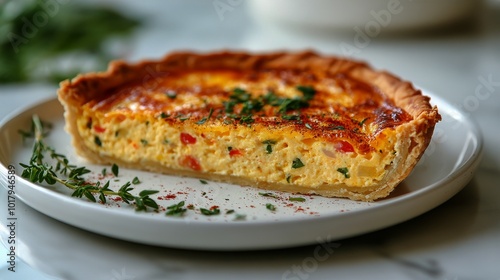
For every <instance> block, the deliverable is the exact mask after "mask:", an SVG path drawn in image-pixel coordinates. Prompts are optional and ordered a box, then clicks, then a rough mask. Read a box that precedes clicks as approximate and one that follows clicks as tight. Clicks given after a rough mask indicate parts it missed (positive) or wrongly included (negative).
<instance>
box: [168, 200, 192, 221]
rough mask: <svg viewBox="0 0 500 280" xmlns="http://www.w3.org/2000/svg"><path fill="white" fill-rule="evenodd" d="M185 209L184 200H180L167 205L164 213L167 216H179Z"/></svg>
mask: <svg viewBox="0 0 500 280" xmlns="http://www.w3.org/2000/svg"><path fill="white" fill-rule="evenodd" d="M186 211H187V209H186V208H184V201H181V202H179V203H177V204H173V205H170V206H168V207H167V212H166V213H165V215H167V216H174V217H181V216H183V215H184V213H185V212H186Z"/></svg>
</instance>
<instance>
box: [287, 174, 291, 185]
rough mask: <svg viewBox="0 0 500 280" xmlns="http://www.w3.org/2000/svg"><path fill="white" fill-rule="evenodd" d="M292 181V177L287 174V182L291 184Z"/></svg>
mask: <svg viewBox="0 0 500 280" xmlns="http://www.w3.org/2000/svg"><path fill="white" fill-rule="evenodd" d="M291 179H292V175H290V174H286V182H287V183H290V180H291Z"/></svg>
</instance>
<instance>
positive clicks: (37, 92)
mask: <svg viewBox="0 0 500 280" xmlns="http://www.w3.org/2000/svg"><path fill="white" fill-rule="evenodd" d="M105 2H106V3H108V4H109V5H114V6H118V7H120V8H121V9H123V10H124V11H127V12H131V13H132V12H134V13H138V14H140V15H143V16H146V17H147V18H148V24H147V25H146V26H144V27H143V28H142V30H141V31H140V32H138V34H137V35H136V39H134V40H133V44H132V45H131V46H129V49H130V53H129V54H128V56H127V59H128V60H139V59H143V58H158V57H161V56H162V55H164V54H165V53H167V52H168V51H171V50H177V49H192V50H200V51H207V50H218V49H227V48H232V49H249V50H255V51H261V50H276V49H315V50H318V51H320V52H323V53H327V54H340V55H347V54H350V55H352V56H353V57H355V58H359V59H363V60H367V61H369V62H370V63H371V64H372V65H373V66H374V67H376V68H379V69H387V70H389V71H391V72H394V73H398V75H399V76H401V77H403V78H405V79H407V80H411V81H413V82H414V83H415V84H416V85H418V86H419V87H422V88H425V89H427V90H429V91H431V92H433V93H435V94H437V95H439V96H440V97H442V98H444V99H446V100H447V101H449V102H450V103H452V104H455V105H456V106H457V107H459V108H461V109H462V111H463V112H464V113H465V114H466V115H467V116H469V117H470V118H473V119H475V120H476V121H477V122H478V123H479V125H480V127H481V129H482V131H483V136H484V156H483V159H482V161H481V164H480V167H479V169H478V170H477V172H476V174H475V176H474V177H473V179H472V180H471V181H470V183H469V184H468V185H467V186H466V187H465V188H464V189H463V190H462V191H461V192H459V193H458V194H457V195H456V196H454V197H453V198H451V199H450V200H448V201H447V202H445V203H443V204H442V205H440V206H439V207H437V208H435V209H433V210H430V211H429V212H427V213H425V214H423V215H421V216H419V217H417V218H414V219H411V220H409V221H407V222H404V223H401V224H398V225H395V226H392V227H389V228H386V229H383V230H379V231H376V232H372V233H368V234H364V235H361V236H355V237H352V238H348V239H342V240H335V241H332V242H331V243H329V244H327V245H325V244H323V245H319V244H315V245H310V246H303V247H298V248H288V249H279V250H264V251H245V252H208V251H190V250H180V249H170V248H160V247H153V246H146V245H140V244H135V243H129V242H125V241H120V240H115V239H111V238H108V237H104V236H100V235H97V234H93V233H89V232H87V231H83V230H80V229H78V228H75V227H72V226H69V225H66V224H63V223H61V222H58V221H56V220H53V219H51V218H49V217H47V216H45V215H44V214H41V213H39V212H37V211H35V210H33V209H32V208H30V207H29V206H27V205H25V204H24V203H22V202H18V204H17V206H16V207H17V208H16V211H17V212H18V213H19V225H20V226H19V228H18V230H17V238H18V240H19V241H20V246H19V251H18V256H19V257H20V259H21V260H20V261H19V262H18V264H17V272H16V273H11V272H9V271H7V265H8V264H7V263H6V260H7V254H8V251H7V250H6V248H5V247H4V246H0V255H1V256H0V260H1V263H0V278H1V279H109V280H111V279H116V280H122V279H235V278H238V279H388V280H390V279H450V280H451V279H456V280H461V279H464V280H465V279H478V280H483V279H484V280H489V279H492V280H493V279H496V280H499V279H500V266H499V265H498V264H499V263H500V203H499V199H500V186H499V182H500V145H499V140H498V139H500V132H499V130H498V128H499V125H498V122H497V121H498V120H499V119H500V2H499V1H488V2H487V3H486V8H485V10H484V11H483V13H482V14H481V16H480V17H479V18H478V20H477V21H476V22H473V23H472V22H467V23H464V24H462V25H459V26H455V27H453V28H448V29H446V30H440V31H436V32H430V31H426V32H422V33H417V34H415V33H413V34H398V35H386V34H384V35H380V36H373V37H370V38H369V41H367V42H368V43H366V44H364V45H363V46H362V47H361V46H359V45H358V46H356V41H355V39H354V38H355V37H353V36H354V35H353V34H349V33H343V34H339V33H335V32H328V31H322V32H317V31H314V32H313V31H310V30H309V31H307V30H289V29H287V28H285V27H276V26H269V25H265V24H262V23H256V22H255V21H254V20H253V18H252V17H251V15H249V13H248V7H247V5H246V4H245V3H244V2H243V1H225V0H214V1H194V0H189V1H169V2H160V1H150V2H147V3H145V2H144V1H141V3H139V2H134V1H126V2H124V3H122V2H120V3H119V2H118V1H113V0H108V1H105ZM220 3H223V4H226V5H227V6H223V7H226V10H224V12H223V13H221V11H220V10H217V8H216V5H220ZM403 14H404V13H403ZM401 16H403V15H401ZM345 44H350V45H352V46H355V49H352V48H351V49H350V50H351V51H349V52H348V53H346V49H345ZM0 67H2V66H0ZM55 89H56V87H55V86H53V85H46V84H27V85H24V84H23V85H2V86H0V118H4V117H6V116H7V115H8V114H10V113H12V112H13V111H14V110H15V109H16V108H19V107H23V106H29V105H31V104H34V103H36V102H38V101H40V100H44V99H47V98H51V97H54V96H55ZM0 194H1V195H0V197H1V198H2V203H1V204H0V205H1V207H4V206H3V205H4V201H5V200H4V197H6V191H5V189H4V188H0ZM2 213H3V212H2ZM1 219H2V223H1V226H0V233H2V232H3V233H4V234H2V238H3V237H4V236H5V232H6V231H7V229H6V227H5V223H4V222H3V220H5V218H4V217H2V218H1ZM2 243H3V244H5V240H3V242H2ZM319 246H327V247H319ZM318 248H319V249H323V250H324V251H325V252H327V254H326V255H323V256H322V257H321V258H320V259H318V258H316V255H317V254H316V252H317V251H318Z"/></svg>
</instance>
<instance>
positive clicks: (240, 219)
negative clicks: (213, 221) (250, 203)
mask: <svg viewBox="0 0 500 280" xmlns="http://www.w3.org/2000/svg"><path fill="white" fill-rule="evenodd" d="M246 218H247V215H245V214H236V216H234V220H235V221H242V220H245V219H246Z"/></svg>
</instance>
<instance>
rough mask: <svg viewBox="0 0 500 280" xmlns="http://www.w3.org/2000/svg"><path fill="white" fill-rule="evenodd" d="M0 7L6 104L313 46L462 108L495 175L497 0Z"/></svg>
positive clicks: (153, 1) (499, 105)
mask: <svg viewBox="0 0 500 280" xmlns="http://www.w3.org/2000/svg"><path fill="white" fill-rule="evenodd" d="M0 3H1V4H0V7H1V8H0V98H2V97H3V98H6V99H9V98H10V99H11V98H19V97H18V96H20V95H24V98H27V99H25V100H35V99H36V98H38V99H40V98H42V97H43V98H45V97H51V96H54V95H55V90H56V88H57V83H58V82H59V81H61V80H63V79H65V78H70V77H74V76H75V75H76V74H77V73H80V72H89V71H100V70H104V69H105V68H106V65H107V63H108V62H109V61H110V60H111V59H116V58H120V59H125V60H128V61H131V62H133V61H138V60H141V59H155V58H160V57H162V56H163V55H165V54H166V53H168V52H170V51H174V50H186V49H187V50H196V51H217V50H221V49H238V50H251V51H273V50H303V49H313V50H316V51H318V52H321V53H324V54H328V55H339V56H348V57H352V58H355V59H360V60H366V61H368V62H369V63H370V64H371V65H373V66H374V67H375V68H378V69H386V70H389V71H391V72H393V73H396V74H397V75H399V76H401V77H402V78H404V79H406V80H410V81H412V82H414V83H415V84H416V85H417V86H418V87H422V88H424V89H427V90H429V91H430V92H433V93H435V94H437V95H439V96H442V97H443V98H445V99H446V100H448V101H449V102H451V103H452V104H454V105H456V106H457V107H459V108H461V109H462V110H464V111H465V112H466V114H467V115H468V116H470V117H472V118H475V119H477V120H478V121H479V122H480V125H481V127H482V129H483V132H484V134H485V136H486V143H487V147H492V148H491V152H489V153H486V155H485V159H484V161H483V166H487V167H488V168H495V169H500V160H499V159H500V149H498V145H497V144H496V143H497V142H498V140H497V139H498V137H497V136H498V135H496V134H494V132H493V131H492V129H491V128H497V129H498V123H497V122H496V120H498V119H499V118H500V115H499V112H500V1H499V0H484V1H480V0H441V1H432V0H369V1H368V0H295V1H290V0H274V1H267V0H171V1H159V0H150V1H132V0H128V1H118V0H102V1H97V0H90V1H82V0H23V1H17V0H10V1H8V0H0ZM33 98H35V99H33ZM4 100H5V99H4ZM5 114H7V112H5V113H4V114H2V117H4V116H5ZM495 145H496V148H494V147H495Z"/></svg>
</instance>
